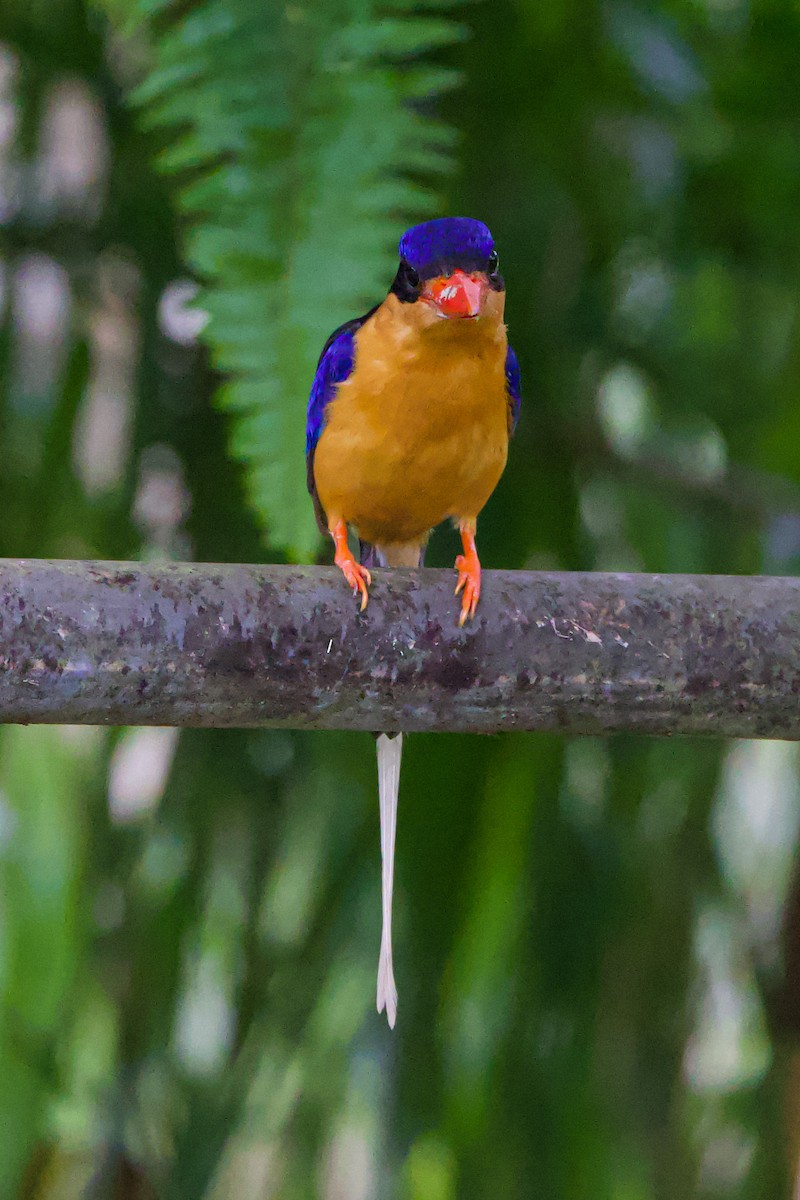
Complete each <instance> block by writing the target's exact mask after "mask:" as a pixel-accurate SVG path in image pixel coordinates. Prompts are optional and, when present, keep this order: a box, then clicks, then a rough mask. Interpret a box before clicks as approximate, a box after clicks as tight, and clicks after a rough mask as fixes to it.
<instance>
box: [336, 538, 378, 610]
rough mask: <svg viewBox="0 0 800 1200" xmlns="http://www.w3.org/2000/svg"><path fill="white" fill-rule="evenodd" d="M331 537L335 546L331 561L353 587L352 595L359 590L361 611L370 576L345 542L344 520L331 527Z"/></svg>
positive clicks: (367, 596)
mask: <svg viewBox="0 0 800 1200" xmlns="http://www.w3.org/2000/svg"><path fill="white" fill-rule="evenodd" d="M331 537H332V538H333V544H334V546H335V547H336V554H335V556H334V559H333V561H334V562H335V563H336V566H337V567H338V568H339V570H340V571H341V572H342V574H343V575H344V577H345V579H346V580H347V582H348V583H349V584H350V587H351V588H352V589H353V595H354V596H357V595H358V594H359V592H360V593H361V608H360V609H359V611H360V612H363V611H364V609H365V608H366V607H367V601H368V600H369V592H368V590H367V588H368V587H369V586H370V585H371V584H372V576H371V575H370V573H369V571H368V570H367V568H366V567H362V566H361V563H359V562H356V559H355V556H354V555H353V552H352V550H351V549H350V547H349V546H348V544H347V525H346V524H345V522H344V521H337V523H336V524H335V525H334V527H333V529H331Z"/></svg>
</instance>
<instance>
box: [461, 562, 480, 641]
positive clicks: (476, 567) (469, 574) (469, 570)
mask: <svg viewBox="0 0 800 1200" xmlns="http://www.w3.org/2000/svg"><path fill="white" fill-rule="evenodd" d="M456 570H457V571H458V583H457V584H456V590H455V595H456V596H457V595H458V593H459V592H460V591H461V590H462V589H463V592H464V595H463V596H462V597H461V615H460V616H459V618H458V623H459V625H463V624H464V622H465V621H466V620H467V619H469V620H470V621H471V620H472V618H473V617H474V616H475V609H476V608H477V607H478V601H479V600H480V596H481V564H480V563H479V561H478V556H477V554H459V556H458V558H457V559H456Z"/></svg>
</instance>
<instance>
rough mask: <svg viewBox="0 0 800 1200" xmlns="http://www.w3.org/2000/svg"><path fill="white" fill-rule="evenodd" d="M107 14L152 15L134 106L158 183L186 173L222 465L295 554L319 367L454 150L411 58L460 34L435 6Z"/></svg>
mask: <svg viewBox="0 0 800 1200" xmlns="http://www.w3.org/2000/svg"><path fill="white" fill-rule="evenodd" d="M105 3H106V5H107V7H108V8H109V9H110V10H111V12H112V15H113V16H114V17H116V18H119V17H120V15H121V12H122V10H123V9H125V10H126V11H125V21H124V23H125V26H126V27H127V28H129V29H130V28H135V27H136V24H137V21H138V26H139V32H140V33H141V31H144V32H145V33H147V32H148V30H149V29H150V22H151V21H152V20H153V18H157V19H158V36H157V37H155V36H153V37H152V39H151V44H152V54H153V69H152V71H151V73H150V74H149V76H148V77H147V78H146V79H145V80H144V81H143V82H142V84H141V86H140V87H139V88H138V91H137V92H136V94H135V96H134V100H135V102H136V103H137V104H138V105H140V107H141V109H142V111H143V113H144V114H145V119H146V121H147V122H148V123H149V124H150V125H151V126H154V127H158V128H160V129H164V130H167V131H168V132H169V134H170V137H171V141H170V145H169V148H168V149H167V150H166V151H165V152H164V154H163V155H162V158H161V160H160V161H161V166H162V167H163V169H164V170H165V171H167V172H170V173H173V174H175V173H177V174H182V175H187V174H188V173H190V172H191V174H192V182H191V183H189V184H185V185H184V186H183V189H182V191H181V205H182V209H183V211H184V213H185V215H186V217H187V218H188V221H189V236H188V239H187V254H188V259H189V262H190V263H191V265H192V267H193V269H194V270H195V271H196V272H197V274H198V276H199V278H200V279H201V280H203V282H204V289H203V293H202V304H203V306H204V307H205V308H206V309H207V311H208V313H209V316H210V321H209V324H208V327H207V331H206V334H205V336H206V338H207V340H208V343H209V345H210V346H211V348H212V351H213V354H214V358H215V362H216V365H217V366H218V367H219V368H220V369H221V370H222V371H224V372H225V373H226V374H227V375H228V378H229V383H228V384H227V385H226V386H225V387H224V388H223V389H222V390H221V392H220V395H219V400H220V403H221V404H222V405H223V406H224V407H225V408H226V409H227V410H228V411H229V413H230V421H231V448H232V452H233V453H234V454H235V455H236V456H237V457H238V458H240V459H241V460H242V462H243V463H244V464H245V467H246V472H247V478H248V483H249V491H250V496H251V499H252V502H253V504H254V506H255V509H256V511H257V512H258V514H259V516H260V517H261V519H262V521H263V523H264V526H265V528H266V529H267V531H268V533H269V536H270V540H271V542H272V543H273V545H276V546H281V547H284V548H285V549H286V550H287V552H288V553H289V554H290V555H292V556H293V557H296V558H307V557H308V556H310V555H311V554H313V553H314V551H315V550H316V547H317V545H318V538H317V533H316V530H315V526H314V521H313V516H312V510H311V505H310V501H309V498H308V495H307V493H306V486H305V466H304V461H303V454H304V429H305V409H306V402H307V398H308V392H309V388H310V385H311V380H312V377H313V372H314V367H315V364H316V360H317V356H318V354H319V351H320V349H321V346H322V344H323V342H324V340H325V338H326V337H327V335H328V334H329V333H330V331H331V330H332V329H333V328H334V327H335V326H336V325H337V324H339V323H340V322H341V321H343V320H346V319H348V318H349V317H352V316H355V315H357V314H358V313H359V312H362V311H363V310H364V309H365V308H366V307H369V306H370V305H372V304H373V303H375V301H376V300H378V299H379V298H380V297H381V296H382V295H383V294H384V293H385V291H386V287H387V282H388V280H389V278H390V277H391V271H392V260H393V258H394V254H395V248H396V243H397V238H398V235H399V233H400V232H401V231H402V227H403V226H404V224H405V223H407V222H408V221H410V220H417V219H421V218H424V217H425V216H428V215H430V214H431V213H433V212H434V211H435V210H436V198H435V195H434V194H433V193H432V192H431V190H430V189H429V188H428V187H427V186H425V185H424V182H423V183H421V182H420V180H422V181H426V180H429V179H430V178H431V177H433V178H435V177H436V176H438V175H440V174H441V172H442V171H444V170H446V169H447V167H448V166H449V163H450V159H451V152H452V148H453V140H454V139H453V133H452V131H451V130H450V129H448V128H446V127H445V126H443V125H442V124H441V123H439V122H437V121H435V120H433V119H431V118H430V117H428V116H423V115H422V114H421V111H420V110H421V107H422V106H423V105H425V106H427V103H428V102H429V101H430V99H431V97H432V96H435V95H437V94H438V93H441V92H442V91H443V90H444V89H445V88H447V87H450V86H452V85H453V83H454V82H455V75H454V74H453V73H452V72H448V71H445V70H443V69H441V68H437V67H435V66H431V65H430V64H427V63H425V62H422V63H419V62H417V61H416V60H419V59H420V58H421V57H422V56H424V55H426V54H428V53H429V52H431V51H434V50H436V49H438V48H440V47H442V46H445V45H447V44H448V43H450V42H452V41H454V40H455V39H457V38H458V37H460V36H461V35H462V32H463V31H462V28H461V27H460V26H459V25H457V24H456V23H455V22H454V21H452V20H450V19H446V18H444V17H443V15H442V12H443V10H444V9H445V8H447V7H451V8H452V7H453V4H452V2H451V3H449V4H448V3H435V2H432V0H428V2H427V3H424V4H420V3H419V2H418V0H383V3H379V2H377V0H327V2H326V3H325V4H324V5H322V4H306V3H301V2H300V0H298V2H297V3H287V4H275V3H272V2H271V0H205V2H204V3H200V4H198V5H197V6H196V7H193V8H191V9H190V10H189V11H188V13H187V12H186V7H185V5H184V4H177V3H175V2H174V0H166V2H165V0H128V3H127V4H123V3H122V0H105ZM171 14H172V18H173V19H172V21H170V15H171ZM181 14H183V15H181ZM198 172H199V173H198Z"/></svg>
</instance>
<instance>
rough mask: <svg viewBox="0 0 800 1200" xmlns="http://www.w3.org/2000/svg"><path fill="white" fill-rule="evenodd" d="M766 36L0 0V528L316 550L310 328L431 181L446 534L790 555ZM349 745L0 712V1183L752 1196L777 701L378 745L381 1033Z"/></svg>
mask: <svg viewBox="0 0 800 1200" xmlns="http://www.w3.org/2000/svg"><path fill="white" fill-rule="evenodd" d="M799 56H800V12H798V10H797V7H796V5H795V4H794V3H793V2H789V0H661V2H660V3H658V4H656V5H650V4H645V3H643V2H640V3H626V2H624V0H606V2H605V3H599V2H596V0H582V2H580V3H579V2H578V0H550V2H549V3H547V4H539V3H534V2H533V0H492V2H491V3H484V4H471V5H466V4H463V5H456V4H451V5H450V6H449V8H447V9H446V10H445V8H444V7H443V6H442V5H437V4H435V3H423V2H420V3H410V2H409V0H402V2H401V0H393V2H391V3H389V2H387V3H386V4H384V5H377V4H375V3H372V2H369V0H336V3H330V4H325V5H311V4H307V3H304V2H303V0H297V2H295V3H291V4H289V3H287V4H285V5H283V4H280V5H278V4H269V3H255V2H254V0H186V2H181V3H177V2H176V0H162V2H160V3H155V2H153V0H150V2H148V3H145V0H104V3H103V4H102V6H101V5H100V4H98V5H95V6H87V5H86V4H85V3H84V0H47V2H46V3H45V2H44V0H4V3H3V6H2V9H1V10H0V296H1V297H2V299H1V300H0V438H1V439H2V470H1V471H0V552H2V553H3V554H6V555H26V556H33V555H40V556H74V557H107V558H113V557H116V558H126V557H136V556H154V555H168V556H173V557H184V558H195V559H198V560H212V561H213V560H229V561H237V560H238V561H246V560H257V559H259V558H260V557H263V556H264V555H265V542H264V540H263V534H262V530H264V529H266V531H267V536H268V537H271V539H272V542H271V544H270V545H269V546H268V548H267V551H266V552H267V553H268V554H270V555H274V554H276V553H284V552H287V551H288V552H290V553H294V554H309V553H312V552H314V551H315V549H316V548H317V544H316V543H315V542H314V541H313V540H312V536H311V533H310V531H311V530H312V523H311V511H310V505H309V504H308V503H307V502H306V500H305V498H304V494H303V493H304V487H305V480H304V471H303V460H302V451H303V446H302V427H303V420H304V411H305V403H306V397H307V394H308V388H309V385H310V381H311V375H312V372H313V366H314V361H315V357H316V354H317V352H318V350H319V348H320V344H321V342H322V340H323V339H324V337H325V335H326V333H327V332H328V331H329V329H331V328H333V327H334V326H335V325H336V324H337V323H338V322H340V321H342V320H344V319H346V318H348V317H350V316H352V315H354V314H355V313H357V312H359V311H362V310H363V308H364V307H365V306H366V305H367V304H369V303H371V302H375V301H376V300H378V299H379V298H380V295H381V293H382V291H383V290H384V289H385V287H386V286H387V285H388V282H389V279H390V275H391V261H392V256H393V245H394V243H395V241H396V238H397V237H398V236H399V234H400V232H401V231H402V227H403V225H404V224H405V223H406V221H407V220H409V219H412V218H416V217H419V216H423V215H425V214H426V213H428V212H431V211H434V203H438V207H439V210H440V211H445V212H451V213H456V212H458V213H464V214H471V215H475V216H479V217H481V218H484V219H485V220H487V222H488V223H489V224H490V226H491V228H492V230H493V232H494V234H495V237H496V240H497V242H498V245H499V247H500V250H501V256H502V263H503V270H504V275H505V277H506V281H507V287H508V319H509V324H510V329H511V334H512V338H513V342H514V345H515V347H516V349H517V351H518V353H519V356H520V359H521V361H522V368H523V381H524V393H525V406H524V409H523V419H522V422H521V424H520V428H519V432H518V435H517V438H516V440H515V442H514V445H513V448H512V455H511V461H510V465H509V469H508V471H507V473H506V476H505V477H504V480H503V482H502V484H501V486H500V488H499V489H498V491H497V493H496V495H495V496H494V497H493V499H492V501H491V503H490V505H489V507H488V509H487V510H486V512H485V514H484V516H483V518H482V525H481V537H480V544H481V548H482V557H483V559H484V562H485V563H486V565H488V566H493V565H504V566H523V565H526V566H532V567H553V568H558V567H560V568H565V569H572V568H582V569H590V570H591V569H597V570H601V569H602V570H609V569H620V570H636V569H643V570H657V571H689V572H696V571H736V572H750V571H770V572H785V573H792V572H794V571H795V570H796V568H797V566H798V563H800V429H798V421H800V416H798V414H799V413H800V407H799V406H798V405H797V400H796V397H797V394H798V391H799V390H800V342H799V341H798V320H799V318H800V303H799V297H798V275H799V274H800V224H798V222H797V220H796V212H797V211H798V204H799V203H800V141H798V139H797V128H798V118H800V89H798V87H797V84H796V78H797V62H798V57H799ZM457 78H458V79H460V81H461V82H460V84H459V86H458V88H457V89H455V90H452V88H451V85H452V83H453V82H454V81H455V79H457ZM448 89H450V90H448ZM408 103H410V107H404V106H405V105H407V104H408ZM448 167H449V174H448V173H446V172H445V173H443V168H448ZM432 189H434V190H438V192H439V193H440V195H439V200H438V202H435V201H434V199H433V198H432V197H433V195H434V190H432ZM196 285H199V287H200V290H199V292H198V291H196V290H195V289H196ZM198 306H199V307H198ZM203 312H205V313H206V314H208V315H209V316H210V320H209V323H208V325H207V326H206V327H205V329H203V315H202V313H203ZM206 347H208V348H210V351H211V353H210V355H209V354H208V352H207V349H206ZM221 372H226V373H228V374H229V376H230V377H229V378H227V379H226V381H225V382H224V386H223V393H222V394H223V397H224V401H223V411H222V412H220V410H219V409H218V408H216V407H215V404H214V400H215V397H216V396H218V395H219V394H220V383H221V379H220V373H221ZM229 446H230V447H232V448H233V452H234V459H233V461H232V458H231V456H230V455H229V453H228V447H229ZM454 551H455V547H454V545H453V539H452V535H451V534H450V533H449V532H447V531H442V532H440V533H439V534H437V535H436V537H435V538H434V541H433V544H432V548H431V556H430V561H431V562H432V563H433V564H436V565H440V564H445V563H450V562H452V557H453V554H454ZM373 755H374V750H373V747H372V742H371V739H369V738H367V737H361V736H358V735H352V736H351V735H334V734H319V735H308V734H304V735H301V734H296V735H290V734H288V733H285V732H268V731H260V732H258V731H251V732H243V731H242V732H237V731H227V732H210V731H206V732H198V731H188V732H185V733H183V734H181V735H180V737H178V736H177V735H176V734H174V732H172V731H167V730H156V731H153V730H127V731H100V730H71V729H55V730H47V729H14V728H7V729H5V730H3V731H0V1200H4V1198H5V1197H6V1196H7V1197H9V1198H16V1197H26V1198H31V1200H34V1198H35V1200H50V1198H58V1200H72V1198H73V1197H75V1198H77V1197H87V1198H89V1200H150V1198H151V1197H157V1198H158V1200H162V1198H164V1200H178V1198H180V1200H201V1198H203V1200H222V1198H223V1197H226V1198H227V1197H230V1196H235V1197H237V1200H251V1198H252V1200H262V1198H265V1197H273V1196H274V1197H280V1198H281V1200H284V1198H285V1200H301V1198H303V1200H304V1198H306V1197H311V1196H315V1197H316V1196H321V1197H324V1198H325V1200H336V1198H337V1197H341V1196H347V1198H348V1200H371V1198H372V1197H376V1198H382V1197H390V1196H391V1197H397V1198H400V1200H455V1197H459V1200H461V1198H463V1200H472V1198H475V1200H477V1198H479V1197H480V1198H483V1197H492V1198H494V1197H502V1198H503V1200H516V1198H519V1200H523V1198H525V1200H527V1197H531V1196H535V1197H541V1198H542V1200H606V1198H608V1200H688V1198H691V1200H717V1198H719V1200H722V1198H725V1197H736V1198H741V1200H762V1198H764V1200H774V1198H776V1197H780V1196H783V1195H785V1196H788V1195H790V1183H789V1175H790V1174H791V1175H794V1174H795V1172H796V1166H797V1158H798V1145H800V1137H798V1133H799V1132H800V1115H798V1114H800V1106H798V1086H797V1081H798V1078H800V1072H798V1069H797V1068H798V1062H800V1060H798V1057H797V1050H796V1047H797V1040H798V1036H799V1035H800V1012H799V1011H798V1002H797V998H796V996H795V995H794V993H793V991H792V989H791V988H790V987H787V985H786V983H785V982H784V969H783V963H784V959H785V958H787V959H788V961H789V963H790V965H791V963H792V962H794V961H795V959H796V957H797V950H798V948H797V946H796V943H795V941H794V940H793V939H796V938H797V936H798V930H797V928H796V926H797V925H798V922H797V919H796V917H795V920H794V922H790V923H789V924H788V925H787V927H786V932H785V934H784V933H782V927H783V914H784V909H785V906H786V903H787V895H788V896H790V897H791V900H790V912H794V911H795V909H796V908H797V907H798V905H797V899H796V897H795V896H794V894H793V892H792V887H791V881H792V876H793V863H794V857H795V850H796V844H797V834H798V821H799V819H800V787H799V786H798V755H797V752H796V750H795V748H794V746H793V745H788V744H781V743H770V744H762V745H757V744H754V743H741V744H738V745H735V746H726V745H723V744H721V743H717V742H715V741H714V740H712V739H709V740H706V741H702V742H700V741H698V742H693V741H689V740H680V741H677V740H676V741H675V742H646V741H641V740H635V739H632V738H624V737H620V738H616V739H613V740H609V741H601V740H594V739H585V740H582V741H576V742H571V743H565V742H564V741H562V740H559V739H557V738H554V737H533V736H509V737H504V738H466V737H460V736H455V735H438V736H419V737H415V738H411V739H410V740H409V742H408V746H407V751H406V758H405V763H404V769H403V779H402V787H401V806H400V823H399V830H398V839H399V840H398V864H397V885H396V887H397V892H396V900H395V925H396V943H395V951H396V955H395V956H396V965H397V974H398V983H399V987H400V1010H399V1019H398V1027H397V1030H396V1031H395V1034H394V1035H390V1034H389V1032H388V1031H387V1029H386V1028H385V1025H384V1023H383V1022H382V1020H380V1019H379V1018H378V1017H377V1016H376V1014H375V1013H374V1011H373V995H374V970H375V963H376V956H377V949H378V941H379V922H380V903H379V850H378V821H377V803H376V781H375V778H374V762H373ZM791 979H794V980H795V984H796V982H797V979H796V978H795V976H792V975H791V974H790V980H791Z"/></svg>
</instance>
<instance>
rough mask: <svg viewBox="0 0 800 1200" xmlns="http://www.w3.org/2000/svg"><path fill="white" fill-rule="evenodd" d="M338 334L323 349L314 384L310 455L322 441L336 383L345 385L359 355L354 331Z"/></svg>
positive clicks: (308, 438) (308, 443)
mask: <svg viewBox="0 0 800 1200" xmlns="http://www.w3.org/2000/svg"><path fill="white" fill-rule="evenodd" d="M337 335H338V336H334V338H333V339H332V340H331V341H330V342H329V343H328V345H327V346H326V347H325V349H324V350H323V352H322V355H321V357H320V360H319V363H318V364H317V372H316V374H315V376H314V382H313V384H312V385H311V395H310V397H309V401H308V415H307V418H306V454H307V455H308V454H310V453H311V452H312V450H313V449H314V447H315V446H316V444H317V442H318V441H319V435H320V434H321V433H322V426H323V425H324V423H325V409H326V408H327V407H328V405H329V404H330V402H331V400H332V399H333V396H334V394H335V392H336V386H337V384H340V383H344V381H345V379H347V377H348V375H349V374H350V372H351V371H352V369H353V361H354V359H355V354H356V339H355V335H354V332H353V330H352V328H347V327H345V328H344V329H343V330H342V331H341V332H339V331H338V330H337Z"/></svg>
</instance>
